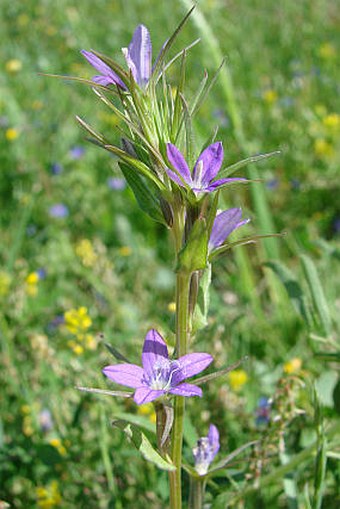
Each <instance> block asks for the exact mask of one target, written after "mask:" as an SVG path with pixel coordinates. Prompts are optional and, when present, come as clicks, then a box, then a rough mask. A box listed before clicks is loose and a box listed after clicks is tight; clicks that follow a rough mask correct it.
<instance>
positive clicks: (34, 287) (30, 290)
mask: <svg viewBox="0 0 340 509" xmlns="http://www.w3.org/2000/svg"><path fill="white" fill-rule="evenodd" d="M38 281H39V274H38V273H37V272H31V273H30V274H28V276H27V277H26V280H25V282H26V286H25V291H26V294H27V295H29V296H30V297H35V296H36V295H37V293H38Z"/></svg>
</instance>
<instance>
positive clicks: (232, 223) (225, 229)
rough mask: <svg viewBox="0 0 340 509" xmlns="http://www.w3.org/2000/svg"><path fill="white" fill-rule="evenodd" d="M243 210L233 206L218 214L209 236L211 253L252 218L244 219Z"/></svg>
mask: <svg viewBox="0 0 340 509" xmlns="http://www.w3.org/2000/svg"><path fill="white" fill-rule="evenodd" d="M241 218H242V210H241V209H240V208H233V209H228V210H224V211H223V212H220V213H219V214H217V216H216V218H215V221H214V224H213V227H212V229H211V234H210V238H209V244H208V250H209V252H210V253H211V251H213V250H214V249H216V248H217V247H219V246H221V244H223V243H224V242H225V240H226V239H227V237H228V236H229V235H230V234H231V233H232V232H233V231H234V230H236V229H237V228H239V227H240V226H243V225H244V224H247V223H249V221H250V219H242V220H241Z"/></svg>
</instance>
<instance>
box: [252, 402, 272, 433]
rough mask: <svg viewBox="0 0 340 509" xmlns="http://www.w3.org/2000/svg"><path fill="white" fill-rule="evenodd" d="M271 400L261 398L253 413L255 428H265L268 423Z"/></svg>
mask: <svg viewBox="0 0 340 509" xmlns="http://www.w3.org/2000/svg"><path fill="white" fill-rule="evenodd" d="M271 405H272V400H271V399H269V398H266V397H265V396H262V397H261V398H260V399H259V401H258V404H257V408H256V411H255V417H256V419H255V422H256V425H257V426H266V425H267V424H268V423H269V422H270V411H271Z"/></svg>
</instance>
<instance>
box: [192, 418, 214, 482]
mask: <svg viewBox="0 0 340 509" xmlns="http://www.w3.org/2000/svg"><path fill="white" fill-rule="evenodd" d="M219 449H220V435H219V432H218V429H217V428H216V426H214V425H213V424H210V427H209V433H208V435H207V436H206V437H202V438H199V439H198V440H197V444H196V447H194V448H193V450H192V452H193V455H194V458H195V469H196V472H198V474H199V475H205V474H206V473H207V472H208V469H209V466H210V463H211V462H212V461H213V459H214V458H215V456H216V454H217V453H218V451H219Z"/></svg>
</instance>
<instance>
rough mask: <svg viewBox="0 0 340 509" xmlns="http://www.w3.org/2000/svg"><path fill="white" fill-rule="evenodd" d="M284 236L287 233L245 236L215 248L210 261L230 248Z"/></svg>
mask: <svg viewBox="0 0 340 509" xmlns="http://www.w3.org/2000/svg"><path fill="white" fill-rule="evenodd" d="M284 236H285V233H270V234H268V235H254V236H253V237H244V238H243V239H240V240H236V241H235V242H226V243H225V244H222V246H220V247H218V248H217V249H214V251H213V252H212V253H211V254H210V255H209V261H211V260H213V259H214V258H216V257H218V256H220V255H223V254H224V253H226V252H227V251H229V250H230V249H233V248H234V247H237V246H244V245H246V244H256V242H257V241H258V240H261V239H270V238H272V237H284Z"/></svg>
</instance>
